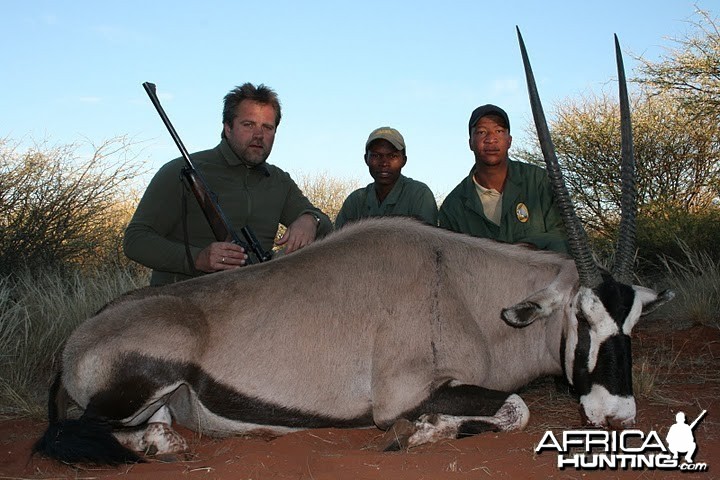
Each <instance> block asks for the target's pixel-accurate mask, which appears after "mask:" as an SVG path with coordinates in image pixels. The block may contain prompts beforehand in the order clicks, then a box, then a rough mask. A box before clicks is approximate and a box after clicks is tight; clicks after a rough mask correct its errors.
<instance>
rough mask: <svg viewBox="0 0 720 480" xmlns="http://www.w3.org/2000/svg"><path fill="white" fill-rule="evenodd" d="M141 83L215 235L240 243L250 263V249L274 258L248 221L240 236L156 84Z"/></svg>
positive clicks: (259, 257) (260, 256)
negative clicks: (193, 157) (164, 105)
mask: <svg viewBox="0 0 720 480" xmlns="http://www.w3.org/2000/svg"><path fill="white" fill-rule="evenodd" d="M142 86H143V87H144V88H145V91H146V92H147V94H148V96H149V97H150V101H151V102H152V104H153V105H154V106H155V109H156V110H157V112H158V114H159V115H160V118H161V119H162V121H163V123H164V124H165V126H166V127H167V129H168V131H169V132H170V136H171V137H172V138H173V140H175V144H176V145H177V147H178V149H180V154H181V155H182V157H183V158H184V159H185V168H183V169H182V177H183V179H184V180H185V182H186V183H187V185H188V187H189V188H190V190H192V192H193V194H194V195H195V199H196V200H197V202H198V204H199V205H200V208H201V209H202V211H203V213H204V214H205V218H206V219H207V221H208V223H209V224H210V228H211V229H212V232H213V235H215V239H216V240H217V241H218V242H231V243H234V244H236V245H239V246H241V247H242V248H243V249H244V250H245V252H246V253H248V258H247V260H246V263H247V264H253V263H255V262H254V261H253V259H252V257H251V256H250V255H249V254H250V253H253V254H255V257H256V258H257V260H258V261H259V262H267V261H268V260H270V259H271V258H272V254H271V253H270V252H266V251H265V250H264V249H263V248H262V245H260V242H259V241H258V239H257V237H256V236H255V233H253V231H252V230H251V229H250V227H248V226H247V225H246V226H244V227H242V228H241V229H240V232H241V233H242V235H243V237H244V238H245V242H244V241H242V240H241V239H240V237H238V235H237V233H235V231H234V230H233V229H232V227H231V226H230V222H228V220H227V217H225V214H224V213H223V211H222V210H221V209H220V204H218V201H217V195H216V194H215V193H214V192H213V191H212V190H210V187H209V186H208V184H207V182H206V181H205V179H204V178H203V176H202V174H201V173H200V171H199V170H198V169H197V168H196V167H195V165H194V164H193V162H192V160H191V159H190V155H189V154H188V152H187V150H186V149H185V145H183V143H182V141H181V140H180V137H179V136H178V134H177V132H176V131H175V128H174V127H173V126H172V123H170V119H169V118H168V116H167V115H166V114H165V110H163V108H162V105H160V100H158V97H157V94H156V88H155V84H154V83H150V82H145V83H143V84H142Z"/></svg>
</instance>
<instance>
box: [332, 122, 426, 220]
mask: <svg viewBox="0 0 720 480" xmlns="http://www.w3.org/2000/svg"><path fill="white" fill-rule="evenodd" d="M406 162H407V153H406V148H405V139H404V138H403V136H402V135H401V134H400V132H398V131H397V130H395V129H394V128H390V127H380V128H377V129H375V130H373V131H372V132H371V133H370V136H369V137H368V139H367V142H365V164H366V165H367V166H368V169H369V170H370V175H371V176H372V177H373V179H374V180H375V181H374V182H373V183H371V184H369V185H368V186H367V187H365V188H360V189H358V190H355V191H354V192H352V193H351V194H350V195H349V196H348V197H347V198H346V199H345V202H343V206H342V208H341V209H340V212H339V213H338V216H337V218H336V219H335V228H336V229H337V228H341V227H342V226H343V225H345V224H346V223H348V222H352V221H355V220H359V219H361V218H366V217H381V216H391V215H400V216H407V217H415V218H418V219H419V220H422V221H424V222H426V223H429V224H431V225H437V204H436V203H435V197H434V196H433V194H432V192H431V191H430V188H428V186H427V185H425V184H424V183H422V182H418V181H417V180H413V179H412V178H408V177H406V176H404V175H402V174H401V173H400V171H401V170H402V168H403V167H404V166H405V163H406Z"/></svg>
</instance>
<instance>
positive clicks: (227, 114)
mask: <svg viewBox="0 0 720 480" xmlns="http://www.w3.org/2000/svg"><path fill="white" fill-rule="evenodd" d="M243 100H252V101H253V102H258V103H263V104H265V105H270V106H271V107H273V109H274V110H275V126H278V125H280V118H281V117H282V113H281V112H280V100H279V99H278V96H277V93H275V91H274V90H273V89H272V88H270V87H266V86H265V85H263V84H262V83H261V84H260V85H258V86H257V87H256V86H255V85H253V84H252V83H249V82H248V83H244V84H242V85H240V86H239V87H235V88H233V89H232V90H230V92H228V94H227V95H225V100H224V105H223V118H222V121H223V123H224V124H227V125H232V122H233V120H235V117H236V116H237V107H238V105H240V102H242V101H243Z"/></svg>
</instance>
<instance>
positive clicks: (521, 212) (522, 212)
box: [515, 202, 530, 223]
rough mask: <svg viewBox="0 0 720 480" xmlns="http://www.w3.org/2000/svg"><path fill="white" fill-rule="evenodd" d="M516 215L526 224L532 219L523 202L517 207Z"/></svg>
mask: <svg viewBox="0 0 720 480" xmlns="http://www.w3.org/2000/svg"><path fill="white" fill-rule="evenodd" d="M515 215H516V216H517V219H518V220H519V221H520V222H521V223H525V222H527V221H528V220H529V219H530V212H528V208H527V206H526V205H525V204H524V203H522V202H520V203H518V204H517V205H516V206H515Z"/></svg>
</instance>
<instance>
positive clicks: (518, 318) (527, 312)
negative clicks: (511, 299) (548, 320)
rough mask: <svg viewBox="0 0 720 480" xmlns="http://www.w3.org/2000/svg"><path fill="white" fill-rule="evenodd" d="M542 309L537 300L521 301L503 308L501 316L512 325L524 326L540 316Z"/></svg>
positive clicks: (516, 326)
mask: <svg viewBox="0 0 720 480" xmlns="http://www.w3.org/2000/svg"><path fill="white" fill-rule="evenodd" d="M541 311H542V308H541V307H540V305H538V304H537V303H535V302H520V303H518V304H515V305H513V306H512V307H510V308H503V310H502V313H501V314H500V316H502V319H503V320H505V323H507V324H508V325H510V326H511V327H515V328H522V327H527V326H528V325H530V324H531V323H533V322H534V321H535V320H537V319H538V318H540V316H541V315H540V312H541Z"/></svg>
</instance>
